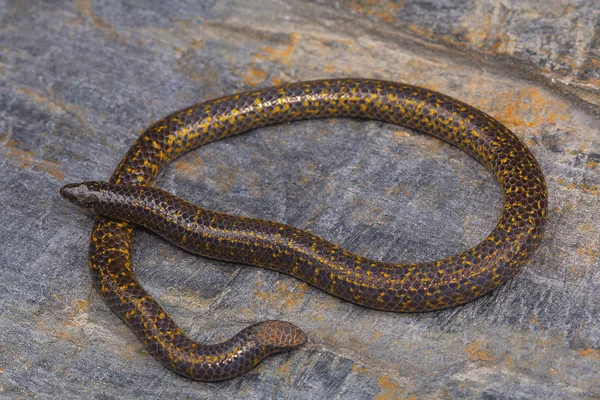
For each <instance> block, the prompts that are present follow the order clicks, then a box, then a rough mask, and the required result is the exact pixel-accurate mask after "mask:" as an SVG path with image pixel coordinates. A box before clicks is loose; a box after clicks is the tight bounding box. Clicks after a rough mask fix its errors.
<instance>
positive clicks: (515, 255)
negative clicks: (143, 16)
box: [61, 79, 547, 381]
mask: <svg viewBox="0 0 600 400" xmlns="http://www.w3.org/2000/svg"><path fill="white" fill-rule="evenodd" d="M326 117H354V118H366V119H374V120H379V121H384V122H389V123H393V124H398V125H402V126H406V127H410V128H414V129H416V130H419V131H421V132H425V133H428V134H430V135H433V136H435V137H437V138H440V139H442V140H445V141H446V142H449V143H451V144H453V145H456V146H458V147H459V148H461V149H463V150H465V151H466V152H467V153H469V154H470V155H471V156H473V157H475V158H476V159H477V160H479V161H480V162H481V163H482V164H483V165H484V166H485V167H487V168H488V169H489V170H491V171H492V172H493V173H494V174H495V176H496V178H497V179H498V182H499V184H500V187H501V189H502V192H503V197H504V205H503V208H502V214H501V215H500V218H499V220H498V222H497V225H496V227H495V229H494V230H493V231H492V232H491V233H490V235H489V236H488V237H487V238H485V239H484V240H483V241H482V242H481V243H479V244H478V245H476V246H475V247H473V248H471V249H469V250H466V251H465V252H463V253H460V254H457V255H454V256H450V257H446V258H443V259H441V260H438V261H434V262H426V263H420V264H391V263H385V262H380V261H375V260H371V259H368V258H365V257H361V256H359V255H356V254H353V253H350V252H348V251H346V250H344V249H342V248H340V247H338V246H336V245H334V244H331V243H329V242H327V241H325V240H324V239H322V238H320V237H317V236H315V235H313V234H310V233H308V232H305V231H302V230H300V229H297V228H294V227H292V226H289V225H283V224H279V223H276V222H270V221H264V220H259V219H254V218H245V217H236V216H231V215H227V214H222V213H218V212H214V211H210V210H206V209H203V208H200V207H197V206H194V205H192V204H190V203H188V202H186V201H184V200H181V199H179V198H177V197H175V196H173V195H170V194H168V193H166V192H163V191H160V190H158V189H155V188H150V187H148V186H146V185H148V184H149V183H150V182H151V180H152V179H153V178H154V177H155V176H156V175H157V174H158V173H159V171H160V170H161V168H162V167H163V166H164V165H165V164H167V163H168V162H170V161H172V160H173V159H174V158H176V157H178V156H179V155H181V154H182V153H184V152H187V151H189V150H191V149H194V148H196V147H199V146H201V145H204V144H207V143H210V142H212V141H215V140H219V139H222V138H225V137H228V136H233V135H236V134H239V133H242V132H245V131H248V130H250V129H254V128H258V127H262V126H266V125H272V124H278V123H282V122H287V121H295V120H301V119H308V118H326ZM61 194H62V195H63V196H64V197H65V198H67V199H69V200H70V201H72V202H74V203H76V204H79V205H81V206H84V207H87V208H90V209H93V210H94V211H95V212H96V213H98V214H100V215H102V216H99V217H97V219H96V222H95V225H94V228H93V231H92V238H91V243H90V249H89V265H90V268H91V273H92V277H93V281H94V284H95V287H96V289H97V291H98V293H99V294H100V295H101V297H102V298H103V299H104V301H105V302H106V303H107V304H108V306H109V307H110V308H111V309H112V310H113V311H114V312H115V313H116V314H117V315H118V316H119V317H121V318H122V319H123V320H124V321H125V322H126V323H127V324H128V325H129V327H130V328H131V329H132V330H133V331H134V332H135V333H136V334H137V335H138V337H139V338H140V339H141V340H142V341H143V342H144V344H145V345H146V347H147V348H148V350H149V352H150V353H151V354H152V355H154V356H155V357H156V358H157V359H158V360H160V361H161V362H162V363H163V364H164V365H165V366H167V367H168V368H170V369H172V370H174V371H175V372H177V373H179V374H182V375H185V376H187V377H190V378H193V379H198V380H202V381H216V380H223V379H228V378H231V377H234V376H238V375H241V374H243V373H245V372H247V371H248V370H250V369H251V368H252V367H254V366H255V365H256V364H257V363H259V362H260V361H261V360H262V359H263V358H264V357H266V356H268V355H269V354H273V353H276V352H280V351H284V350H287V349H292V348H294V347H297V346H299V345H301V344H303V343H304V342H305V340H306V337H305V335H304V333H303V332H302V331H301V330H300V329H299V328H297V327H295V326H294V325H292V324H290V323H287V322H282V321H267V322H262V323H258V324H256V325H253V326H251V327H249V328H246V329H244V330H243V331H242V332H240V333H239V334H237V335H236V336H234V337H233V338H232V339H230V340H228V341H226V342H224V343H220V344H215V345H203V344H199V343H196V342H194V341H192V340H191V339H189V338H188V337H187V336H186V335H185V334H184V333H183V332H182V331H181V330H180V329H179V327H178V326H177V325H176V324H175V322H173V320H172V319H171V318H170V317H169V315H168V314H167V313H166V312H165V311H164V310H163V309H162V308H161V307H160V305H159V304H158V303H156V301H155V300H154V299H153V298H152V297H151V296H150V295H149V294H148V293H147V292H146V291H145V290H144V289H143V288H142V286H141V285H140V284H139V283H138V281H137V280H136V278H135V276H134V273H133V271H132V268H131V263H130V251H131V246H132V239H133V225H131V224H130V223H128V222H124V221H130V222H133V223H136V224H141V225H144V226H146V227H148V228H150V229H152V230H154V231H155V232H157V233H158V234H160V235H161V236H163V237H165V238H166V239H167V240H169V241H171V242H173V243H175V244H177V245H179V246H181V247H183V248H185V249H187V250H190V251H193V252H195V253H198V254H201V255H204V256H207V257H212V258H216V259H220V260H227V261H234V262H239V263H244V264H251V265H256V266H261V267H265V268H270V269H274V270H277V271H281V272H284V273H286V274H289V275H292V276H294V277H296V278H298V279H301V280H303V281H305V282H307V283H309V284H311V285H314V286H316V287H318V288H319V289H322V290H324V291H326V292H328V293H331V294H333V295H335V296H338V297H340V298H342V299H344V300H348V301H351V302H353V303H356V304H360V305H363V306H366V307H370V308H374V309H378V310H386V311H395V312H419V311H432V310H439V309H443V308H446V307H451V306H455V305H458V304H462V303H465V302H468V301H470V300H472V299H474V298H476V297H478V296H481V295H483V294H484V293H487V292H489V291H490V290H492V289H494V288H495V287H497V286H498V285H500V284H502V283H503V282H505V281H506V280H508V279H509V278H511V277H512V276H513V275H515V273H516V272H517V271H518V269H519V267H520V266H521V265H522V264H523V263H524V262H526V261H527V260H528V259H529V257H530V255H531V253H532V252H533V251H534V250H535V249H536V248H537V247H538V245H539V243H540V239H541V236H542V231H543V227H544V225H545V222H546V213H547V191H546V185H545V182H544V177H543V174H542V171H541V169H540V167H539V165H538V163H537V161H536V160H535V158H534V156H533V155H532V154H531V152H530V151H529V149H528V148H527V147H526V146H525V145H524V144H523V143H522V142H521V141H520V140H519V139H518V138H517V137H516V136H515V135H514V134H513V133H512V132H511V131H509V130H508V129H507V128H506V127H504V126H503V125H501V124H500V123H499V122H497V121H496V120H495V119H493V118H492V117H490V116H488V115H487V114H485V113H483V112H481V111H479V110H477V109H475V108H473V107H471V106H469V105H467V104H465V103H462V102H460V101H458V100H455V99H453V98H451V97H448V96H446V95H443V94H440V93H436V92H433V91H431V90H427V89H423V88H419V87H415V86H410V85H406V84H402V83H395V82H386V81H375V80H363V79H355V80H350V79H343V80H322V81H313V82H300V83H294V84H289V85H284V86H279V87H273V88H269V89H263V90H258V91H253V92H247V93H242V94H237V95H233V96H228V97H224V98H221V99H217V100H211V101H207V102H204V103H200V104H197V105H194V106H192V107H189V108H186V109H183V110H181V111H178V112H175V113H173V114H171V115H169V116H167V117H165V118H163V119H161V120H160V121H158V122H156V123H155V124H153V125H152V126H151V127H150V128H148V129H147V130H146V131H145V132H144V133H143V134H142V135H141V136H140V137H139V138H138V139H137V141H136V142H135V143H134V144H133V146H132V147H131V148H130V149H129V151H128V153H127V154H126V156H125V158H123V160H122V162H121V164H120V165H119V167H118V168H117V170H116V171H115V173H114V174H113V176H112V177H111V179H110V183H104V182H84V183H82V184H71V185H67V186H65V187H64V188H63V189H61ZM105 216H109V217H111V218H107V217H105Z"/></svg>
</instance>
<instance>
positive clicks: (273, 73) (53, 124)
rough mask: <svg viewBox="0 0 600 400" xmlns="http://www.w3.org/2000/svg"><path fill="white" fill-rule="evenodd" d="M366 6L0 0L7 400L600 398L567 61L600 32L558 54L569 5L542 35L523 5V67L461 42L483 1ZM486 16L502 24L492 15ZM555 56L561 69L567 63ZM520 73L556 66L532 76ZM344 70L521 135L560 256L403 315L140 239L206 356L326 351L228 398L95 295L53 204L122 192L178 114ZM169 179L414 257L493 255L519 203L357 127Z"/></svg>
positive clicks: (299, 355) (597, 286) (293, 133)
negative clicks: (218, 347)
mask: <svg viewBox="0 0 600 400" xmlns="http://www.w3.org/2000/svg"><path fill="white" fill-rule="evenodd" d="M369 3H373V2H364V4H363V3H356V4H358V5H360V7H362V8H360V9H358V8H356V7H354V8H353V7H351V3H349V2H348V3H346V2H331V3H330V2H294V1H288V2H282V1H268V0H264V1H259V0H253V1H247V2H236V1H221V2H216V1H214V2H196V1H175V2H169V5H168V6H167V5H165V4H166V3H164V2H147V3H146V5H144V6H140V5H138V4H137V3H135V2H121V3H118V4H117V3H115V2H108V1H98V2H93V3H92V2H91V1H85V0H82V1H76V2H58V3H56V4H50V3H45V2H37V3H35V2H32V3H22V2H13V1H10V2H1V1H0V171H1V173H0V188H1V189H0V200H1V202H2V211H1V212H0V226H1V227H2V229H1V230H0V235H1V239H0V243H1V246H0V307H1V308H0V309H1V310H2V311H1V312H0V398H18V397H21V398H57V397H60V398H81V397H85V398H164V397H172V398H232V397H239V398H290V399H292V398H293V399H295V398H379V399H392V398H432V399H434V398H486V399H537V398H545V399H571V398H588V399H591V398H598V397H600V322H599V321H600V302H598V298H599V297H600V261H599V258H598V252H599V251H600V234H599V232H600V209H599V207H600V206H599V201H598V197H599V195H600V192H599V191H600V189H599V186H600V129H599V126H600V124H599V122H600V120H599V119H598V113H597V112H594V107H595V106H594V104H599V103H600V102H598V101H597V98H596V97H595V96H596V95H595V93H598V90H599V87H598V85H597V83H595V81H593V79H596V78H594V76H595V75H594V73H595V72H594V71H591V72H590V74H591V75H590V76H591V77H592V78H593V79H592V78H590V80H587V81H585V79H588V78H586V77H585V76H584V77H582V75H581V74H582V72H581V71H582V69H581V68H579V69H577V68H568V66H569V65H571V64H570V63H571V58H570V57H572V54H573V51H575V52H576V54H577V57H580V58H581V59H587V58H590V59H591V58H593V57H596V56H594V54H595V53H594V51H595V50H593V49H594V46H592V45H591V44H589V43H592V42H593V43H596V42H595V41H594V40H595V39H593V40H591V39H590V40H591V41H590V40H588V38H582V39H581V40H579V41H577V40H575V41H573V40H571V39H569V37H562V36H561V32H562V31H561V29H567V28H561V26H563V25H564V24H565V18H567V19H568V18H569V17H563V16H561V15H554V14H555V12H554V11H549V12H548V13H547V14H548V15H547V16H546V17H545V18H546V19H545V20H544V21H541V22H539V24H546V25H548V26H550V27H549V28H543V27H538V26H539V25H536V24H533V23H532V24H531V26H530V27H527V26H526V25H527V24H526V23H525V22H523V21H527V20H528V19H531V18H532V13H533V14H535V13H540V12H542V11H540V10H538V9H537V8H536V6H535V5H534V3H536V2H534V1H531V2H528V1H525V2H519V4H518V5H517V4H516V3H514V4H513V3H511V2H503V4H504V5H505V6H506V5H507V4H508V5H509V6H510V7H512V8H514V10H513V11H511V12H512V17H511V19H510V21H508V22H505V24H504V25H502V24H500V23H498V24H500V25H494V27H493V29H494V30H495V31H496V32H500V31H502V29H506V32H507V34H509V33H510V32H520V33H519V34H516V33H510V34H511V35H513V36H514V39H511V40H513V41H514V44H515V49H517V48H521V49H526V50H523V51H522V52H521V53H519V52H518V51H514V52H508V53H506V54H504V55H503V56H502V57H497V54H494V52H493V46H487V45H486V46H482V47H481V48H478V49H477V50H476V51H474V50H473V49H472V47H473V41H472V39H469V35H467V34H466V33H465V34H463V35H456V34H455V33H456V31H457V30H459V29H460V27H461V26H464V24H465V22H464V21H465V19H468V18H469V16H472V15H479V14H473V12H475V11H472V10H473V7H474V6H473V4H475V3H471V2H458V3H456V5H450V2H439V3H436V4H437V5H436V6H435V7H434V6H433V3H434V2H427V1H411V2H405V3H403V6H402V7H398V8H397V13H391V14H389V13H388V14H389V15H390V16H385V18H384V19H382V17H381V15H378V14H377V13H379V12H380V10H381V7H384V8H385V7H388V4H392V3H386V2H374V3H377V4H371V5H372V6H373V7H372V8H367V6H369ZM547 3H548V4H549V6H548V7H549V10H556V9H559V8H560V7H563V6H564V4H566V3H564V2H560V1H549V2H547ZM361 4H362V5H361ZM477 4H478V5H477V6H476V8H477V10H479V11H476V12H479V13H482V14H481V15H482V17H485V15H487V14H486V13H488V11H485V10H488V9H489V10H492V11H489V13H491V14H490V15H491V18H492V21H496V20H495V19H494V18H496V17H495V14H494V12H495V11H493V10H495V9H496V8H494V7H495V6H493V4H495V2H492V1H489V2H488V1H484V2H477ZM511 4H512V6H511ZM397 5H399V6H400V3H397ZM378 7H379V8H378ZM564 7H566V6H564ZM573 7H575V8H574V9H573V10H571V9H569V10H571V11H569V13H567V14H565V15H567V16H568V15H574V16H575V17H573V21H574V22H573V23H574V24H575V26H576V27H579V22H578V21H588V20H589V19H590V18H592V17H591V16H593V15H596V14H594V13H595V12H596V8H595V4H594V3H593V2H580V3H578V4H576V5H574V6H573ZM567 8H568V7H567ZM386 10H387V9H386ZM481 10H483V11H481ZM386 15H387V14H386ZM386 19H387V21H385V20H386ZM381 21H383V22H381ZM410 21H413V23H414V24H416V25H415V26H417V27H418V26H419V25H427V24H428V23H429V22H432V23H433V24H432V25H431V28H430V29H432V30H433V31H434V32H435V35H432V36H428V37H424V35H420V34H414V35H412V36H411V35H408V34H406V30H405V29H409V28H407V27H406V26H405V25H406V24H407V23H408V22H410ZM553 21H555V22H556V23H553ZM591 21H592V22H593V20H591ZM586 23H587V22H586ZM502 27H506V28H502ZM586 27H587V25H586ZM413 28H414V27H413ZM526 28H527V29H526ZM577 29H579V28H577ZM594 29H595V28H594ZM453 32H454V33H453ZM524 32H525V33H524ZM577 32H583V33H582V34H585V35H587V33H585V32H588V31H587V30H585V29H584V28H581V30H577V31H576V32H575V35H576V37H578V36H577V35H579V34H580V33H577ZM594 32H595V33H593V35H596V34H597V30H595V31H594ZM445 35H450V36H452V38H453V40H455V41H456V42H457V43H458V44H460V43H465V46H464V47H465V49H467V50H465V51H462V50H460V46H454V45H453V46H449V45H448V43H447V41H446V40H444V39H443V37H445ZM558 36H560V37H558ZM486 43H487V42H486ZM536 43H537V44H539V45H536ZM549 43H550V44H549ZM580 43H583V44H584V45H582V47H577V46H580ZM586 43H587V44H586ZM544 46H551V48H552V49H558V50H560V52H558V53H557V54H554V53H553V54H552V55H551V56H549V55H547V54H546V53H545V50H544V49H545V47H544ZM586 46H587V47H586ZM457 49H459V50H460V51H459V50H457ZM474 53H477V54H480V55H481V54H483V55H484V57H480V56H477V55H474ZM487 55H489V57H488V56H487ZM523 57H525V58H527V59H529V60H532V61H531V65H534V66H535V65H538V67H539V69H537V70H536V69H535V68H534V67H531V68H529V67H528V68H526V69H524V70H523V71H521V72H518V73H516V72H515V67H514V66H515V64H518V63H519V62H520V60H521V59H522V58H523ZM586 57H587V58H586ZM536 60H537V61H536ZM536 63H537V64H536ZM549 63H556V64H557V65H562V64H561V63H564V65H566V66H567V67H564V68H562V67H561V68H562V69H561V70H560V71H561V72H560V74H559V75H557V76H559V77H560V79H561V80H570V79H572V80H573V81H577V82H584V83H585V85H588V86H585V87H584V88H583V89H582V90H584V92H585V94H586V96H587V97H586V98H585V99H584V100H585V101H586V102H587V103H589V104H591V106H590V105H589V104H588V106H583V105H582V102H581V101H579V100H578V98H574V97H573V96H571V95H565V94H564V93H563V91H562V90H560V87H559V86H560V85H558V86H557V85H556V84H553V83H551V82H550V80H551V78H552V77H553V76H554V75H553V73H551V74H550V75H548V76H549V77H550V78H548V79H546V80H543V79H542V80H540V79H538V75H539V74H542V75H544V76H546V75H547V70H546V69H545V68H546V67H547V65H549ZM538 67H536V68H538ZM532 68H533V69H532ZM540 71H541V72H540ZM325 77H372V78H381V79H390V80H397V81H404V82H407V83H411V84H416V85H421V86H425V87H428V88H432V89H435V90H438V91H441V92H444V93H447V94H449V95H451V96H454V97H456V98H459V99H461V100H464V101H466V102H467V103H469V104H472V105H474V106H476V107H478V108H480V109H482V110H484V111H486V112H488V113H489V114H491V115H493V116H494V117H496V118H497V119H499V120H500V121H501V122H503V123H504V124H506V125H507V126H508V127H509V128H511V129H513V130H514V131H515V132H516V133H517V135H518V136H519V137H521V138H522V139H523V140H524V141H525V142H526V143H527V144H528V146H530V148H531V149H532V151H533V152H534V154H535V155H536V157H537V158H538V160H539V161H540V163H541V165H542V167H543V170H544V173H545V175H546V178H547V181H548V186H549V192H550V215H549V223H548V228H547V232H546V236H545V238H544V241H543V243H542V246H541V247H540V249H539V250H538V252H537V253H536V254H535V257H534V258H533V260H532V261H531V262H530V263H528V264H527V265H526V266H525V267H524V268H523V271H522V272H521V273H520V274H519V275H518V276H517V277H515V278H514V279H513V280H512V281H510V282H509V283H508V284H506V285H504V286H503V287H501V288H499V289H498V290H496V291H494V292H493V293H491V294H489V295H486V296H484V297H482V298H480V299H478V300H476V301H474V302H472V303H469V304H467V305H464V306H461V307H457V308H453V309H449V310H445V311H441V312H435V313H426V314H393V313H384V312H377V311H373V310H369V309H365V308H362V307H359V306H356V305H353V304H349V303H346V302H343V301H341V300H339V299H337V298H334V297H332V296H329V295H327V294H325V293H322V292H320V291H318V290H317V289H314V288H312V287H309V286H307V285H306V284H304V283H302V282H300V281H297V280H295V279H293V278H290V277H287V276H284V275H281V274H278V273H275V272H272V271H267V270H262V269H259V268H253V267H247V266H240V265H235V264H229V263H223V262H218V261H214V260H209V259H204V258H200V257H196V256H193V255H191V254H188V253H185V252H183V251H180V250H179V249H177V248H175V247H173V246H171V245H170V244H168V243H165V242H164V241H163V240H161V239H160V238H158V237H156V236H155V235H153V234H151V233H149V232H147V231H143V230H138V231H137V232H136V237H135V245H134V255H133V262H134V268H135V271H136V274H137V276H138V278H139V280H140V281H141V283H142V284H143V285H144V286H145V287H146V288H147V290H148V291H149V292H150V293H151V294H152V295H153V296H154V297H155V298H156V299H157V300H158V301H159V303H161V304H162V305H163V306H164V307H165V308H166V309H167V310H168V311H169V313H170V314H171V315H172V316H173V317H174V318H175V320H176V321H177V322H178V323H179V324H180V325H181V327H182V329H183V330H184V331H185V332H186V333H188V334H189V335H191V336H192V337H194V338H197V339H198V340H200V341H206V342H214V341H218V340H223V339H226V338H227V337H229V336H230V335H232V334H234V333H235V332H237V331H238V330H240V329H241V328H243V327H244V326H246V325H248V324H251V323H254V322H257V321H261V320H266V319H284V320H287V321H290V322H293V323H294V324H296V325H298V326H300V327H301V328H302V329H304V330H305V331H306V333H307V334H308V335H309V338H310V339H309V343H307V345H305V346H304V347H302V348H301V349H299V350H297V351H294V352H292V353H289V354H283V355H278V356H275V357H271V358H269V359H267V360H266V361H265V362H264V363H262V364H261V365H260V366H258V367H257V368H256V369H255V370H253V371H252V372H251V373H249V374H247V375H246V376H243V377H241V378H237V379H233V380H230V381H227V382H222V383H200V382H194V381H191V380H188V379H185V378H182V377H179V376H177V375H175V374H173V373H171V372H169V371H168V370H166V369H165V368H164V367H162V366H161V365H160V364H159V363H158V362H157V361H155V360H154V359H153V358H152V357H151V356H149V355H148V354H147V353H146V351H145V350H144V348H143V346H142V344H141V343H140V342H139V341H138V340H137V339H136V338H135V336H134V335H133V334H132V333H131V332H130V331H129V329H128V328H127V327H126V326H125V325H124V324H123V323H122V322H121V321H120V320H119V319H118V318H117V317H116V316H114V315H113V314H112V313H111V311H110V310H109V309H108V308H107V306H106V305H105V304H104V303H103V302H102V301H101V299H100V298H99V297H98V296H97V295H95V293H94V291H93V289H92V287H91V282H90V278H89V273H88V270H87V246H88V240H89V234H90V227H91V224H92V220H93V216H92V215H90V214H88V213H86V212H84V211H82V210H79V209H77V208H76V207H74V206H72V205H71V204H68V203H67V202H65V201H63V200H62V199H61V198H60V196H59V194H58V189H59V188H60V187H61V186H62V185H64V184H65V183H68V182H75V181H82V180H93V179H98V180H104V179H107V178H108V177H109V176H110V174H111V173H112V171H113V170H114V168H115V167H116V166H117V164H118V162H119V161H120V159H121V158H122V156H123V155H124V154H125V152H126V151H127V149H128V147H129V146H130V145H131V143H132V142H133V141H134V140H135V138H136V137H137V136H138V135H139V134H140V133H141V132H142V131H143V129H144V128H145V127H147V126H148V125H150V124H151V123H152V122H153V121H155V120H156V119H158V118H161V117H162V116H164V115H166V114H168V113H170V112H172V111H175V110H177V109H179V108H182V107H185V106H188V105H190V104H194V103H196V102H199V101H202V100H206V99H210V98H214V97H217V96H221V95H226V94H230V93H234V92H239V91H242V90H248V89H253V88H258V87H266V86H270V85H273V84H277V83H280V82H291V81H297V80H308V79H316V78H325ZM559 83H560V82H559ZM561 85H566V84H563V83H561ZM580 86H581V85H580ZM581 87H583V86H581ZM578 88H580V87H579V86H578ZM578 90H579V89H578ZM577 93H578V95H577V96H579V94H581V93H583V92H577ZM590 99H591V100H590ZM158 185H159V186H160V187H162V188H164V189H166V190H169V191H171V192H173V193H176V194H177V195H179V196H182V197H184V198H186V199H188V200H191V201H193V202H195V203H197V204H201V205H203V206H205V207H207V208H211V209H215V210H220V211H224V212H229V213H234V214H241V215H248V216H253V217H260V218H266V219H272V220H277V221H280V222H285V223H288V224H292V225H295V226H298V227H300V228H303V229H307V230H310V231H312V232H314V233H316V234H318V235H321V236H323V237H325V238H327V239H328V240H330V241H333V242H336V243H338V244H340V245H342V246H343V247H345V248H347V249H349V250H351V251H354V252H358V253H361V254H364V255H365V256H369V257H373V258H377V259H381V260H387V261H395V262H408V261H425V260H433V259H436V258H439V257H442V256H446V255H450V254H453V253H456V252H459V251H461V250H464V249H466V248H468V247H469V246H472V245H474V244H476V243H477V242H478V241H479V240H481V239H482V238H483V237H485V235H486V234H487V233H488V232H489V231H490V230H491V229H492V228H493V226H494V223H495V220H496V218H497V216H498V215H499V212H500V208H501V203H502V201H501V194H500V191H499V189H498V187H497V185H496V184H495V182H494V179H493V177H492V176H491V174H489V173H488V172H487V171H486V170H485V169H484V168H483V167H481V166H480V165H479V164H478V163H477V162H476V161H474V160H473V159H470V158H469V157H468V156H467V155H465V154H464V153H462V152H461V151H459V150H457V149H455V148H453V147H451V146H449V145H447V144H444V143H442V142H441V141H438V140H436V139H433V138H431V137H428V136H425V135H422V134H418V133H416V132H413V131H410V130H407V129H404V128H401V127H397V126H393V125H388V124H382V123H378V122H369V121H355V120H321V121H307V122H298V123H294V124H289V125H284V126H274V127H269V128H265V129H260V130H256V131H254V132H251V133H248V134H245V135H241V136H238V137H235V138H231V139H227V140H224V141H221V142H217V143H213V144H210V145H208V146H205V147H203V148H201V149H199V150H197V151H194V152H192V153H189V154H187V155H185V156H183V157H182V158H180V159H179V160H177V161H175V162H174V163H172V164H171V165H170V166H169V167H168V168H166V170H165V171H164V173H162V174H161V176H160V177H159V180H158Z"/></svg>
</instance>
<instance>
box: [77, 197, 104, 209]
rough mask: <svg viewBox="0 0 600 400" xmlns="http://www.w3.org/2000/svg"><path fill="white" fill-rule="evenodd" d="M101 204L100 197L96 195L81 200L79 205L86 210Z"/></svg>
mask: <svg viewBox="0 0 600 400" xmlns="http://www.w3.org/2000/svg"><path fill="white" fill-rule="evenodd" d="M99 203H100V199H99V198H98V196H96V195H94V194H88V195H87V196H86V197H85V198H84V199H82V200H80V202H79V204H80V205H81V206H82V207H85V208H94V207H95V206H97V205H98V204H99Z"/></svg>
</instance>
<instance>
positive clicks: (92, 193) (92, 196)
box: [60, 182, 102, 209]
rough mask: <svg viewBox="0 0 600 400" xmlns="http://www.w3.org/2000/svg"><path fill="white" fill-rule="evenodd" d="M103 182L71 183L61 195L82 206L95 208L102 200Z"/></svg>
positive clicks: (63, 189) (61, 190)
mask: <svg viewBox="0 0 600 400" xmlns="http://www.w3.org/2000/svg"><path fill="white" fill-rule="evenodd" d="M101 191H102V182H81V183H69V184H68V185H65V186H63V187H62V188H61V189H60V195H61V196H62V197H64V198H65V199H67V200H69V201H70V202H71V203H73V204H77V205H78V206H80V207H84V208H89V209H94V208H95V207H96V206H97V205H99V204H100V201H101V198H102V197H101Z"/></svg>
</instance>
